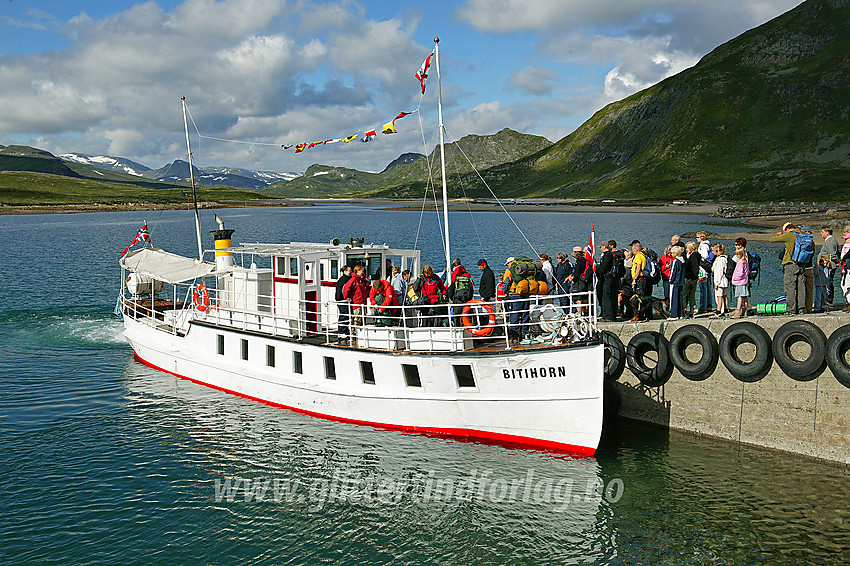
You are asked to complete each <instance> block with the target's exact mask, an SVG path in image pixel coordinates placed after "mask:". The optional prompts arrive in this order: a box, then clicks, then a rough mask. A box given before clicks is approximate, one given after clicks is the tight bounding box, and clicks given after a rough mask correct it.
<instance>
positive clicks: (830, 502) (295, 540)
mask: <svg viewBox="0 0 850 566" xmlns="http://www.w3.org/2000/svg"><path fill="white" fill-rule="evenodd" d="M218 212H219V214H220V215H221V216H222V217H223V218H224V219H225V222H226V223H227V225H228V227H232V228H235V229H236V230H237V232H236V234H235V236H234V239H235V240H236V241H238V242H251V241H258V240H259V241H287V240H293V239H294V240H301V241H306V240H316V241H326V240H329V239H330V238H331V237H334V236H336V237H340V238H348V237H349V236H364V237H366V239H367V241H370V240H371V241H374V242H376V243H383V242H388V243H392V244H393V245H397V246H400V247H403V246H408V245H412V244H413V242H414V240H415V237H416V228H417V223H418V219H419V213H418V212H382V211H372V210H370V209H368V208H366V207H359V206H322V207H309V208H298V209H292V208H287V209H259V210H255V209H250V210H234V209H230V210H222V211H218ZM453 216H454V217H453V233H452V242H453V246H452V247H453V249H454V250H456V251H457V253H456V255H460V256H461V257H463V258H464V259H466V262H467V264H470V265H473V264H474V261H475V260H476V259H477V258H478V257H479V256H484V257H487V258H488V259H491V260H492V262H493V263H501V262H500V261H498V259H503V258H502V256H505V255H514V254H516V253H528V251H527V249H522V248H520V247H519V242H521V241H522V239H521V237H519V236H517V235H516V232H515V231H514V229H513V227H512V226H511V225H510V222H509V221H507V220H506V219H505V218H504V217H503V216H501V215H495V214H493V215H491V214H483V213H481V214H476V215H475V216H474V219H475V225H476V226H477V229H478V231H477V234H476V226H473V224H472V221H471V220H470V219H469V216H467V215H461V214H457V215H453ZM426 219H427V223H428V226H426V227H424V228H423V230H424V231H423V234H424V233H428V234H429V235H430V234H434V233H436V222H435V220H434V217H433V216H432V215H428V216H427V217H426ZM515 219H516V221H517V224H519V226H520V227H521V228H522V229H523V230H524V231H525V233H526V234H527V235H528V237H529V239H530V240H531V241H532V243H534V244H535V247H536V248H538V251H547V253H553V252H556V251H558V249H560V248H561V247H563V248H564V249H568V248H569V247H571V246H572V245H574V244H575V243H584V240H586V238H587V231H588V230H587V229H588V226H589V223H590V221H591V220H592V221H593V222H594V224H595V225H596V228H597V234H598V235H599V236H600V237H605V238H608V237H612V236H613V237H615V238H617V239H618V240H623V241H625V242H628V241H630V240H631V238H632V237H633V236H634V235H638V236H639V237H640V238H641V239H643V240H648V241H649V243H650V245H651V246H653V247H655V248H656V249H658V248H661V247H663V246H662V244H663V243H664V242H665V241H669V235H670V234H671V233H674V232H688V231H693V230H696V229H698V228H700V227H702V228H707V229H713V230H714V231H717V232H722V231H730V229H729V228H728V227H724V226H717V227H715V228H713V227H712V226H715V225H714V224H712V222H713V221H712V219H708V218H701V217H687V218H680V217H670V216H657V215H656V216H651V215H622V214H598V215H591V214H585V213H583V214H557V213H539V214H537V213H525V214H517V215H515ZM144 220H147V222H148V227H149V228H150V231H151V235H152V237H153V241H154V244H156V245H158V246H162V247H165V248H166V249H169V250H170V251H176V252H178V253H185V254H192V252H193V249H195V247H196V245H195V244H194V240H193V238H194V234H193V232H194V229H193V224H192V220H191V216H190V215H189V214H188V213H187V212H185V211H168V212H147V213H114V214H113V213H105V214H103V213H101V214H75V215H46V216H0V238H2V239H0V242H2V244H3V246H2V250H3V251H2V252H0V253H2V255H1V256H0V260H2V261H0V325H2V328H0V331H2V336H3V339H2V341H0V352H2V355H0V375H2V379H3V382H2V389H0V438H2V444H0V445H2V447H3V450H2V453H0V474H2V476H0V477H2V478H3V479H4V481H5V486H4V489H3V493H2V497H0V540H2V544H0V562H2V563H3V564H31V563H57V564H68V563H73V564H89V563H91V564H105V563H108V564H116V563H121V564H131V563H140V564H141V563H151V562H154V561H156V562H157V563H164V564H172V563H173V564H186V563H192V564H195V563H198V564H243V563H244V564H248V563H251V564H254V563H269V564H272V563H273V564H280V563H299V564H300V563H323V562H324V563H331V562H333V563H346V564H359V563H364V562H368V563H385V564H399V563H401V564H422V563H450V564H455V563H459V564H466V563H470V564H472V563H525V564H538V563H550V564H637V563H641V564H804V563H809V564H846V563H850V510H848V503H850V482H848V479H850V473H848V470H847V469H846V468H845V467H841V466H835V465H830V464H827V463H822V462H815V461H811V460H807V459H804V458H798V457H794V456H791V455H787V454H781V453H776V452H770V451H764V450H759V449H755V448H751V447H745V446H737V445H734V444H731V443H724V442H717V441H712V440H709V439H704V438H696V437H692V436H689V435H682V434H677V433H668V432H666V431H662V430H659V429H655V428H650V427H646V426H643V425H639V424H636V423H632V422H626V421H623V422H615V423H611V424H608V425H606V430H605V432H604V437H603V441H602V445H601V447H600V450H599V452H598V454H597V456H596V457H595V458H587V459H573V458H569V457H565V456H562V455H558V454H553V453H548V452H540V451H532V450H517V449H511V448H507V447H503V446H498V445H496V446H493V445H486V444H478V443H471V442H459V441H455V440H447V439H441V438H432V437H427V436H416V435H408V434H403V433H398V432H389V431H382V430H375V429H371V428H368V427H357V426H353V425H346V424H342V423H335V422H330V421H323V420H318V419H313V418H311V417H307V416H304V415H299V414H295V413H291V412H288V411H285V410H281V409H275V408H272V407H268V406H266V405H263V404H260V403H256V402H253V401H249V400H246V399H242V398H239V397H235V396H231V395H227V394H224V393H221V392H219V391H215V390H212V389H208V388H204V387H202V386H198V385H195V384H193V383H190V382H186V381H182V380H179V379H177V378H175V377H174V376H171V375H168V374H164V373H160V372H156V371H154V370H151V369H150V368H147V367H145V366H142V365H140V364H138V363H136V362H134V361H133V358H132V352H131V350H130V349H129V347H128V346H127V345H126V344H125V343H124V342H123V340H122V338H121V335H120V333H121V325H120V322H119V320H118V319H117V318H115V317H113V316H112V315H111V311H112V308H113V306H114V304H115V296H116V293H117V288H118V277H119V276H120V271H119V269H118V267H117V257H118V254H119V253H120V252H121V250H123V249H124V247H125V246H126V245H127V243H129V241H130V240H131V239H132V237H133V235H134V234H135V231H136V230H137V229H138V228H139V227H140V226H141V224H142V222H143V221H144ZM202 222H203V223H204V227H205V228H206V229H208V230H209V229H213V228H214V227H215V226H214V224H213V222H212V213H210V212H208V211H204V212H202ZM479 237H480V242H481V243H479ZM172 242H174V244H172ZM439 242H440V240H439V237H433V236H429V237H428V238H425V237H424V236H422V237H420V246H421V247H422V248H423V256H424V259H426V260H429V261H433V263H434V264H435V265H440V263H441V262H440V261H439V258H440V257H442V253H441V252H440V251H439ZM656 242H657V243H656ZM765 250H766V251H768V252H770V250H771V248H770V246H769V245H765ZM453 255H455V254H453ZM762 255H763V256H764V257H768V256H767V255H765V254H762ZM770 257H772V252H771V254H770ZM429 258H430V259H429ZM765 264H766V265H765V269H766V271H765V273H764V274H763V276H762V286H761V287H760V289H764V288H766V286H767V290H766V291H765V295H767V294H769V293H773V292H775V290H770V289H769V287H770V286H771V285H774V283H773V282H772V281H771V280H770V278H769V275H770V274H771V269H773V268H772V267H771V265H770V263H769V262H765ZM775 272H776V273H775V274H777V275H778V267H777V268H775ZM776 287H778V288H780V289H781V284H777V285H776Z"/></svg>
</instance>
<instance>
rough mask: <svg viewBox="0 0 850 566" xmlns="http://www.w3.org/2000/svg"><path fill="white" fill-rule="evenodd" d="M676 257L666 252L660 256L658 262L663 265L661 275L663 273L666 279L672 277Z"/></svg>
mask: <svg viewBox="0 0 850 566" xmlns="http://www.w3.org/2000/svg"><path fill="white" fill-rule="evenodd" d="M675 259H676V258H674V257H673V256H671V255H670V254H664V255H662V256H661V257H659V258H658V264H659V266H660V267H661V275H663V276H664V278H665V279H670V270H671V269H672V268H673V262H674V261H675Z"/></svg>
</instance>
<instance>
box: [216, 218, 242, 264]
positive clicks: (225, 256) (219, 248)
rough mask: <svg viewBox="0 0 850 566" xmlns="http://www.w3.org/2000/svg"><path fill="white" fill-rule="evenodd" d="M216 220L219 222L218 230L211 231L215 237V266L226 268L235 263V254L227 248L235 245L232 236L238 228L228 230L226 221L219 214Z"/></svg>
mask: <svg viewBox="0 0 850 566" xmlns="http://www.w3.org/2000/svg"><path fill="white" fill-rule="evenodd" d="M215 221H216V222H217V223H218V230H211V231H210V234H212V235H213V238H214V239H215V268H216V269H226V268H228V267H230V266H232V265H233V254H232V253H230V252H229V251H225V250H227V249H230V247H231V246H232V245H233V244H232V242H231V240H230V237H231V236H232V235H233V233H234V232H235V231H236V230H226V229H225V228H224V221H223V220H222V219H221V218H219V217H218V215H217V214H216V216H215Z"/></svg>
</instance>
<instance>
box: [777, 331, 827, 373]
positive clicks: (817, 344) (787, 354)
mask: <svg viewBox="0 0 850 566" xmlns="http://www.w3.org/2000/svg"><path fill="white" fill-rule="evenodd" d="M797 342H806V343H807V344H808V345H809V355H808V356H807V357H806V359H804V360H798V359H797V358H795V357H794V356H793V355H791V347H792V346H793V345H794V344H796V343H797ZM773 359H774V360H776V364H777V365H778V366H779V368H780V369H781V370H782V371H783V372H784V373H785V375H787V376H788V377H790V378H791V379H794V380H796V381H811V380H813V379H815V378H816V377H817V376H819V375H820V374H821V373H823V370H825V369H826V335H825V334H824V333H823V330H821V329H820V328H818V327H817V326H815V325H814V324H812V323H811V322H809V321H807V320H790V321H788V322H786V323H785V324H783V325H782V326H780V327H779V330H777V331H776V333H774V335H773Z"/></svg>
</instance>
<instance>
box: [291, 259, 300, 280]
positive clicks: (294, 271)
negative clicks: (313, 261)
mask: <svg viewBox="0 0 850 566" xmlns="http://www.w3.org/2000/svg"><path fill="white" fill-rule="evenodd" d="M289 276H290V277H298V258H297V257H291V258H289Z"/></svg>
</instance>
